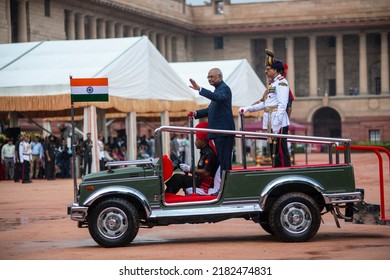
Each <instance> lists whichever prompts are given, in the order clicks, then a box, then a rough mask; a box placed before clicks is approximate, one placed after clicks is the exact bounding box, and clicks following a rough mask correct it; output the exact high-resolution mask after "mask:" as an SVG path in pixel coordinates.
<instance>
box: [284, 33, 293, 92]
mask: <svg viewBox="0 0 390 280" xmlns="http://www.w3.org/2000/svg"><path fill="white" fill-rule="evenodd" d="M286 63H287V65H288V70H287V81H288V84H289V86H290V89H291V91H292V92H293V93H294V94H295V71H294V70H295V66H294V37H290V36H289V37H287V61H286Z"/></svg>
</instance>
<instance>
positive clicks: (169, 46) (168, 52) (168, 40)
mask: <svg viewBox="0 0 390 280" xmlns="http://www.w3.org/2000/svg"><path fill="white" fill-rule="evenodd" d="M165 43H166V56H165V58H166V59H167V60H168V61H169V62H171V61H172V36H169V35H167V36H166V37H165Z"/></svg>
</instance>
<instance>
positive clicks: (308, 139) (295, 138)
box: [155, 126, 351, 164]
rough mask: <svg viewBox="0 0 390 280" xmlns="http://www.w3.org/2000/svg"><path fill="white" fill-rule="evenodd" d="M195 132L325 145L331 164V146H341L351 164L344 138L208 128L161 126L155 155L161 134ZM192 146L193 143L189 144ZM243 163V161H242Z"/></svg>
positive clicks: (158, 147) (345, 157)
mask: <svg viewBox="0 0 390 280" xmlns="http://www.w3.org/2000/svg"><path fill="white" fill-rule="evenodd" d="M196 131H203V132H212V133H219V134H230V135H234V136H235V137H236V138H241V139H242V138H244V139H245V138H251V139H258V140H266V139H267V138H269V137H271V138H287V139H288V141H289V142H297V143H298V142H299V143H304V144H305V143H306V144H313V143H314V144H326V145H328V146H329V163H332V157H331V156H332V152H331V149H330V147H331V146H338V145H340V144H342V145H343V146H345V147H346V149H345V156H344V162H345V163H346V164H349V163H351V158H350V149H349V146H350V142H351V139H346V138H331V137H318V136H306V135H305V136H303V135H293V134H275V133H266V132H251V131H243V130H222V129H210V128H192V127H180V126H161V127H159V128H157V129H156V130H155V138H156V152H157V154H162V134H163V132H176V133H185V134H190V133H194V132H196ZM243 144H245V143H243ZM191 145H193V143H191ZM243 156H245V154H243ZM243 162H244V161H243Z"/></svg>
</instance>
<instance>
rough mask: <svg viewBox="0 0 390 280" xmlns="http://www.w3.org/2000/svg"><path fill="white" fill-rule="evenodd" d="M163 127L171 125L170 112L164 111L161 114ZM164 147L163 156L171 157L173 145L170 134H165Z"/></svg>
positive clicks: (163, 136)
mask: <svg viewBox="0 0 390 280" xmlns="http://www.w3.org/2000/svg"><path fill="white" fill-rule="evenodd" d="M161 125H169V112H168V111H163V112H161ZM162 138H163V147H162V154H163V155H170V154H171V145H170V140H169V133H163V134H162Z"/></svg>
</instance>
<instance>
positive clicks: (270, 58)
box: [264, 49, 275, 67]
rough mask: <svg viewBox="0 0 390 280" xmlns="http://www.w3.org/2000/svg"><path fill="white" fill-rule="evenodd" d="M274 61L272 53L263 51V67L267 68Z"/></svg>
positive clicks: (266, 50)
mask: <svg viewBox="0 0 390 280" xmlns="http://www.w3.org/2000/svg"><path fill="white" fill-rule="evenodd" d="M274 61H275V56H274V53H273V52H272V51H270V50H268V49H265V62H264V66H265V67H267V66H271V65H272V63H274Z"/></svg>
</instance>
